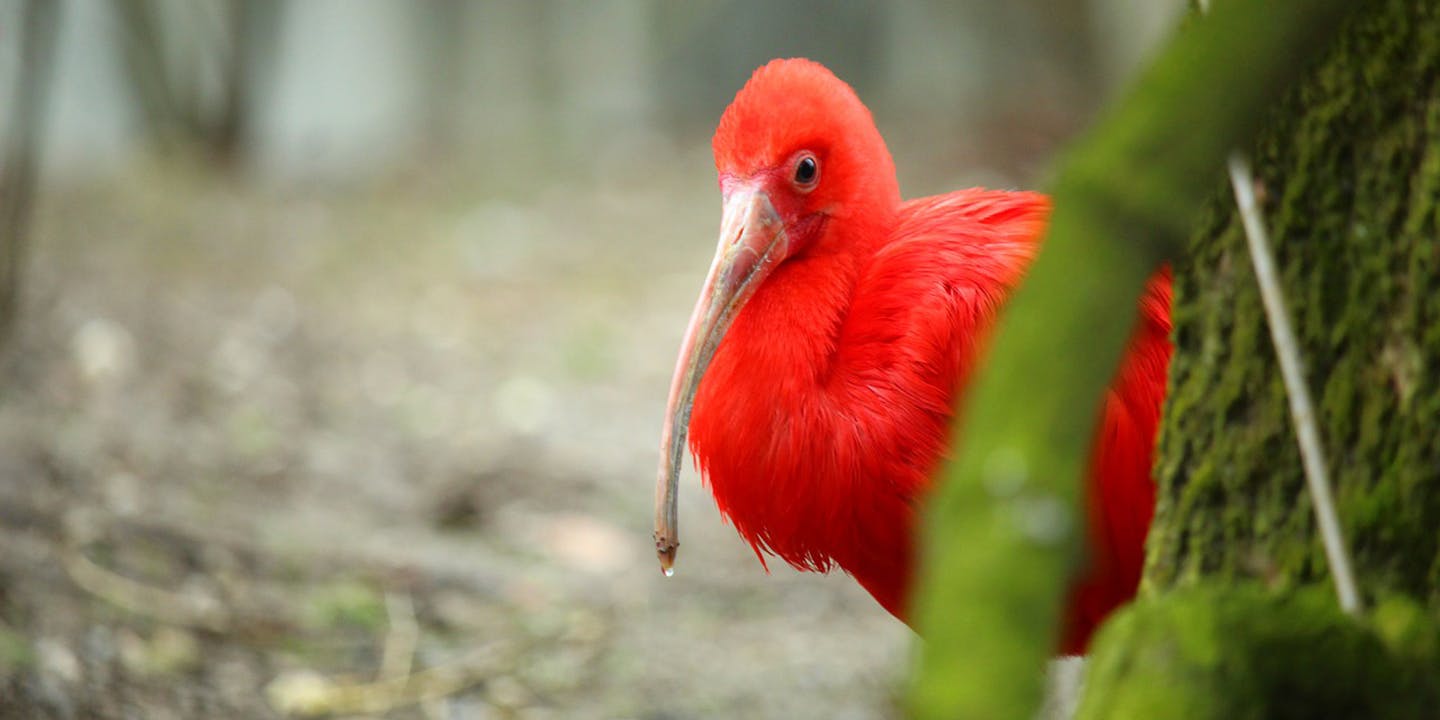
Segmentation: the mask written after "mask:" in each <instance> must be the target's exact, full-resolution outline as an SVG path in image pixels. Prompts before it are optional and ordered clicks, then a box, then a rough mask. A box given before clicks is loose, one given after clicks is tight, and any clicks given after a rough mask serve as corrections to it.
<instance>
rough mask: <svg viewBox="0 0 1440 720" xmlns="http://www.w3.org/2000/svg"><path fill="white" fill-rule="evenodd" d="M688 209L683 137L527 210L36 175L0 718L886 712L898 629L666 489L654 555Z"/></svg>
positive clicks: (1, 549)
mask: <svg viewBox="0 0 1440 720" xmlns="http://www.w3.org/2000/svg"><path fill="white" fill-rule="evenodd" d="M921 152H922V153H923V152H925V150H924V149H923V148H922V149H921ZM902 165H903V163H902ZM982 179H983V178H982ZM963 180H964V179H963V178H946V179H945V180H944V181H942V182H943V183H948V184H949V186H952V187H954V186H959V185H960V184H963ZM942 182H937V183H934V184H935V185H937V186H944V185H943V184H942ZM717 212H718V201H717V199H716V197H715V193H714V188H713V170H711V168H710V166H709V160H708V158H707V157H706V156H705V153H704V152H703V148H701V149H697V150H695V151H693V152H684V153H677V154H676V156H675V159H674V161H673V162H670V163H667V164H666V165H665V167H663V168H658V169H657V168H648V167H633V166H632V167H629V168H627V169H623V170H621V171H617V172H612V173H609V174H605V175H600V174H595V173H582V174H580V176H577V177H569V178H560V179H557V180H555V181H554V182H548V183H545V184H544V185H543V187H540V188H539V189H538V190H533V191H520V190H515V189H507V188H505V187H503V186H496V185H494V184H493V183H491V184H487V183H485V182H480V181H472V180H466V179H463V178H458V179H457V178H453V177H452V178H445V179H436V178H435V177H432V176H431V175H429V174H427V173H420V172H416V173H411V174H408V175H405V176H402V177H398V178H392V179H389V180H385V181H376V182H371V181H366V182H357V183H355V184H354V185H353V186H351V187H348V188H343V189H335V188H333V187H327V188H310V187H306V186H305V185H303V184H296V183H291V184H285V185H267V184H265V183H263V182H257V181H253V180H251V179H245V178H244V177H241V178H239V179H237V178H234V177H227V176H224V175H220V174H217V173H214V172H211V171H209V170H206V169H205V168H204V167H203V166H201V165H198V164H195V163H190V162H185V161H173V162H165V163H143V162H142V163H140V165H139V166H137V167H136V168H134V169H132V170H129V171H126V172H124V173H120V174H118V175H117V176H115V177H113V178H109V179H106V180H103V181H94V182H87V183H84V184H81V185H79V186H73V187H66V188H63V189H54V190H50V191H47V194H46V195H44V196H43V198H42V202H41V205H40V207H39V210H38V216H37V222H36V226H35V246H34V248H33V253H32V256H31V258H30V263H29V265H30V272H29V275H28V280H27V283H28V284H27V287H26V294H25V297H26V304H25V308H24V315H23V318H22V323H21V326H20V331H19V334H18V336H17V337H16V339H15V341H14V344H13V346H12V347H11V348H10V352H9V353H8V360H7V361H6V363H5V365H4V367H3V375H0V381H3V385H0V393H3V394H0V716H3V717H27V718H29V717H34V718H92V717H93V718H154V719H157V720H158V719H164V718H182V717H183V718H200V717H204V718H272V717H284V716H287V715H292V714H305V713H317V714H324V715H331V716H339V717H352V718H356V717H393V718H543V717H549V718H649V719H653V720H661V719H671V718H674V719H679V718H704V717H747V718H782V717H786V718H788V717H825V718H876V717H892V716H894V715H896V714H897V707H898V700H897V697H898V693H899V688H900V687H901V686H902V681H903V677H904V674H905V672H906V670H907V664H908V658H909V653H910V645H911V642H912V636H911V634H910V632H909V631H908V630H907V629H906V628H904V627H903V626H902V625H900V624H899V623H898V622H896V621H894V620H893V619H892V618H890V617H889V616H888V615H887V614H885V613H884V612H883V611H882V610H880V609H879V608H878V606H876V605H875V604H874V603H873V601H871V600H870V598H869V597H868V596H866V595H865V594H864V593H863V592H862V591H861V590H859V589H858V588H857V587H856V586H855V585H854V583H853V582H851V581H850V580H849V579H848V578H845V577H843V576H834V577H820V576H814V575H802V574H799V573H795V572H792V571H790V570H788V569H787V568H784V567H783V566H777V565H776V564H775V563H772V565H771V566H772V570H773V573H772V574H771V575H768V576H767V575H766V574H765V573H764V572H763V571H762V570H761V568H760V567H759V564H758V563H757V562H756V560H755V557H754V556H753V555H752V554H751V552H750V550H749V549H748V547H746V546H744V545H743V544H742V543H741V542H740V541H739V540H738V538H737V537H736V536H735V534H734V533H733V531H731V530H730V529H729V528H726V527H724V526H723V525H721V523H720V521H719V518H718V516H717V514H716V512H715V509H714V504H713V501H712V500H711V499H710V498H709V496H708V495H707V494H706V493H704V492H703V491H702V490H701V488H700V486H699V482H698V479H697V478H696V477H694V476H693V474H691V475H689V476H687V477H686V478H685V479H684V482H683V491H684V492H683V493H682V495H683V498H682V507H681V516H682V523H683V527H684V534H685V546H684V550H683V552H682V554H681V556H680V564H679V568H678V570H679V572H678V574H677V576H676V577H674V578H671V579H665V578H662V577H661V575H660V573H659V572H658V570H657V568H656V565H655V562H654V559H653V556H652V553H651V543H650V539H649V534H650V518H651V493H652V489H653V478H654V471H655V463H656V443H657V438H658V430H659V427H660V415H661V411H662V409H663V405H664V393H665V390H666V387H667V383H668V379H669V372H670V370H671V368H672V367H673V362H674V356H675V351H676V347H677V345H678V342H679V336H680V333H681V331H682V329H683V326H684V324H685V321H686V318H687V317H688V313H689V310H690V306H691V304H692V303H693V300H694V296H695V293H696V291H697V290H698V286H699V281H700V280H701V278H702V277H703V275H704V271H705V268H706V265H707V263H708V260H709V255H710V253H711V251H712V249H713V246H712V243H713V239H712V238H713V237H714V232H715V227H716V222H717Z"/></svg>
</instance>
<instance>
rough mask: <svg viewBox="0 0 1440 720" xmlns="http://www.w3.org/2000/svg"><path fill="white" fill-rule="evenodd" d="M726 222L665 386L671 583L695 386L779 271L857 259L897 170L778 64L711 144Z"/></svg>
mask: <svg viewBox="0 0 1440 720" xmlns="http://www.w3.org/2000/svg"><path fill="white" fill-rule="evenodd" d="M712 146H713V148H714V151H715V169H716V170H717V171H718V173H719V176H720V193H721V197H722V202H723V212H722V215H721V221H720V239H719V246H718V248H717V249H716V251H715V259H714V261H713V262H712V263H711V265H710V274H709V276H708V277H707V278H706V280H705V285H704V287H703V288H702V289H701V291H700V298H699V300H698V301H697V302H696V304H695V311H694V313H693V314H692V315H691V317H690V325H689V327H688V328H687V329H686V332H685V339H684V341H683V344H682V345H681V348H680V358H679V360H678V361H677V362H676V366H675V375H674V379H673V380H672V381H671V385H670V399H669V403H668V407H667V409H666V417H665V426H664V429H663V431H662V432H661V441H660V442H661V461H660V473H659V478H658V485H657V489H656V504H655V549H656V552H657V553H658V554H659V556H660V565H661V567H662V569H664V570H665V571H666V574H669V572H670V568H671V565H672V564H673V562H674V559H675V550H676V547H677V546H678V545H679V541H678V533H677V531H676V521H677V517H676V491H677V486H678V484H679V474H680V463H681V460H682V457H683V454H684V449H685V435H686V431H687V430H688V428H689V424H690V411H691V408H692V406H693V404H694V399H695V393H696V391H697V390H698V389H699V386H700V380H701V378H702V377H703V376H704V374H705V370H706V368H707V367H709V364H710V360H711V358H712V357H713V356H714V354H715V351H716V349H718V348H719V346H720V341H721V340H722V339H723V338H724V336H725V333H726V331H727V330H729V328H730V324H731V322H732V321H733V320H734V319H735V317H736V316H737V315H738V314H739V313H740V310H741V308H743V307H744V305H745V303H746V302H747V301H749V299H750V298H751V297H752V296H753V295H754V294H755V292H756V290H758V289H759V288H760V287H761V285H763V284H764V282H765V280H766V279H767V278H769V277H770V276H771V274H772V273H774V271H775V270H776V268H778V267H780V266H781V265H782V264H784V263H785V262H786V261H788V260H791V259H792V258H797V257H801V256H806V255H814V256H819V255H823V254H830V253H844V252H847V251H854V250H855V249H856V248H857V246H859V245H863V244H865V243H867V242H870V241H873V240H874V239H875V238H877V237H879V236H880V235H881V234H882V232H883V230H882V228H883V227H884V225H885V224H886V223H887V222H888V221H889V220H890V218H891V217H892V216H893V214H894V212H895V208H896V207H897V206H898V205H899V202H900V190H899V187H898V185H897V184H896V181H895V166H894V161H893V160H891V157H890V152H889V150H887V149H886V147H885V141H884V140H883V139H881V137H880V131H879V130H877V129H876V127H875V122H874V120H873V119H872V118H871V116H870V111H869V110H867V109H866V108H865V105H864V104H863V103H861V102H860V98H859V97H858V96H857V95H856V94H855V91H854V90H852V89H851V88H850V86H849V85H847V84H845V82H844V81H842V80H840V79H839V78H837V77H835V75H834V74H833V73H831V72H830V71H829V70H827V69H826V68H825V67H824V66H822V65H820V64H819V63H815V62H811V61H809V60H803V59H788V60H774V61H771V62H770V63H769V64H767V65H765V66H764V67H761V68H760V69H758V70H756V71H755V74H754V75H752V76H751V77H750V81H749V82H747V83H746V84H745V87H744V88H742V89H741V90H740V92H739V93H738V94H736V96H735V100H734V101H733V102H731V103H730V106H729V107H728V108H726V110H725V114H724V115H723V116H721V118H720V125H719V127H718V128H716V130H715V138H714V140H713V142H712Z"/></svg>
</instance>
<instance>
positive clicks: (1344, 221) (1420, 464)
mask: <svg viewBox="0 0 1440 720" xmlns="http://www.w3.org/2000/svg"><path fill="white" fill-rule="evenodd" d="M1376 5H1378V6H1379V7H1377V8H1376V9H1374V10H1372V11H1369V12H1364V13H1358V14H1357V15H1356V17H1355V18H1354V19H1353V21H1352V22H1351V23H1350V24H1349V26H1348V27H1347V29H1346V31H1345V33H1344V35H1343V36H1342V39H1341V41H1340V42H1338V43H1337V45H1336V46H1335V48H1334V50H1333V51H1332V52H1331V53H1330V54H1329V56H1328V58H1327V59H1326V61H1325V62H1324V64H1323V65H1322V66H1321V67H1320V68H1319V69H1318V70H1317V71H1316V72H1315V73H1313V74H1312V75H1311V77H1310V78H1309V79H1308V80H1307V81H1306V82H1305V83H1304V85H1303V86H1301V87H1299V88H1298V89H1297V90H1296V91H1295V92H1293V93H1291V94H1290V95H1289V96H1288V97H1287V98H1286V99H1285V101H1284V102H1283V103H1281V104H1280V105H1279V106H1278V107H1277V108H1276V109H1275V111H1274V113H1273V116H1272V118H1271V121H1270V123H1269V124H1268V126H1267V129H1266V130H1265V131H1264V133H1263V135H1262V137H1261V138H1260V140H1259V142H1258V143H1257V144H1256V147H1255V149H1254V151H1253V153H1252V157H1253V160H1254V164H1255V167H1256V172H1257V182H1258V183H1259V185H1260V189H1261V191H1262V193H1263V197H1264V198H1265V200H1264V207H1265V215H1266V223H1267V226H1268V227H1269V228H1270V232H1271V236H1272V239H1273V243H1274V248H1275V253H1276V261H1277V264H1278V267H1279V270H1280V274H1281V280H1282V283H1283V285H1284V290H1285V295H1286V298H1287V299H1288V301H1289V305H1290V310H1291V314H1292V317H1293V320H1294V324H1295V329H1296V334H1297V335H1298V338H1299V340H1300V343H1301V350H1302V352H1303V354H1304V359H1305V365H1306V367H1305V370H1306V375H1307V381H1308V383H1309V385H1310V387H1311V389H1312V391H1314V395H1315V398H1316V404H1317V408H1316V409H1317V416H1318V417H1317V420H1318V421H1319V423H1320V430H1321V434H1322V436H1323V438H1324V441H1325V447H1326V454H1327V455H1328V463H1329V467H1330V469H1331V474H1332V477H1333V481H1334V483H1335V485H1336V488H1335V489H1336V495H1337V500H1338V509H1339V512H1340V519H1341V522H1342V524H1343V526H1344V529H1345V533H1346V536H1347V539H1348V544H1349V546H1350V548H1351V549H1352V553H1353V556H1354V559H1355V561H1356V566H1357V568H1356V569H1357V573H1358V576H1359V577H1358V580H1359V582H1360V584H1361V585H1362V586H1363V591H1364V594H1365V595H1366V596H1367V597H1369V598H1371V599H1374V598H1375V597H1378V596H1384V595H1390V594H1397V593H1398V594H1402V595H1406V596H1409V597H1411V598H1414V599H1416V600H1419V601H1422V602H1424V603H1427V604H1429V606H1430V607H1431V608H1432V609H1440V484H1437V480H1440V292H1437V291H1440V222H1437V218H1440V5H1437V4H1436V3H1434V2H1428V1H1426V0H1386V1H1385V2H1383V3H1376ZM1174 324H1175V336H1174V339H1175V344H1176V351H1175V356H1174V360H1173V361H1172V365H1171V370H1170V373H1171V374H1170V392H1169V396H1168V399H1167V402H1166V406H1165V417H1164V422H1163V426H1162V427H1163V430H1162V432H1161V437H1160V446H1159V460H1158V463H1157V465H1158V467H1157V480H1158V482H1159V484H1160V495H1159V503H1158V508H1157V514H1156V518H1155V523H1154V525H1153V527H1152V529H1151V533H1150V538H1149V544H1148V550H1149V555H1148V567H1147V572H1146V581H1145V582H1146V584H1147V587H1148V589H1149V590H1150V591H1152V592H1153V591H1162V590H1167V589H1171V588H1175V587H1177V586H1185V585H1188V584H1193V583H1195V582H1197V581H1199V580H1201V579H1220V580H1232V579H1236V578H1246V577H1249V578H1258V579H1260V580H1262V581H1264V582H1265V583H1267V584H1269V585H1272V586H1280V587H1290V586H1294V585H1297V584H1303V583H1311V582H1320V581H1324V580H1326V578H1327V576H1328V568H1327V565H1326V562H1325V555H1324V552H1323V550H1322V548H1321V545H1320V541H1319V539H1318V537H1317V534H1316V531H1315V522H1314V515H1313V511H1312V507H1311V504H1310V498H1309V496H1308V494H1307V493H1306V492H1305V485H1304V477H1303V475H1302V472H1301V465H1300V458H1299V454H1298V452H1297V450H1296V445H1295V439H1294V437H1295V436H1294V429H1293V427H1292V425H1291V421H1290V414H1289V411H1288V409H1287V405H1286V398H1285V391H1284V388H1283V386H1282V383H1281V379H1280V373H1279V368H1278V365H1277V362H1276V359H1275V353H1274V351H1273V349H1272V348H1271V344H1270V337H1269V334H1268V328H1267V325H1266V321H1265V314H1264V310H1263V308H1262V307H1261V302H1260V297H1259V292H1258V290H1257V287H1256V283H1255V275H1254V271H1253V269H1252V266H1251V264H1250V261H1249V258H1248V255H1247V253H1246V248H1245V240H1244V234H1243V230H1242V229H1241V226H1240V219H1239V216H1238V214H1237V213H1236V211H1235V202H1234V199H1233V196H1232V195H1231V194H1230V193H1229V191H1228V188H1226V189H1224V190H1217V194H1216V199H1215V201H1214V202H1213V203H1212V205H1211V208H1210V210H1209V211H1208V213H1207V214H1206V216H1205V219H1204V221H1203V222H1202V223H1201V224H1200V227H1199V228H1198V229H1197V231H1196V232H1195V233H1194V235H1193V236H1192V237H1191V240H1190V242H1189V247H1188V249H1187V252H1186V253H1185V255H1184V257H1183V259H1182V260H1181V261H1179V262H1177V263H1176V266H1175V299H1174Z"/></svg>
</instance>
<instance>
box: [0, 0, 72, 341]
mask: <svg viewBox="0 0 1440 720" xmlns="http://www.w3.org/2000/svg"><path fill="white" fill-rule="evenodd" d="M20 12H21V17H22V19H21V26H20V30H19V32H17V33H13V34H11V36H12V37H15V38H17V39H18V42H19V43H20V73H19V78H18V81H17V83H16V89H15V93H14V103H13V104H12V105H11V106H10V108H9V115H10V117H8V118H7V119H6V125H7V127H8V128H9V130H8V132H9V136H8V137H6V138H5V156H4V161H3V162H4V167H3V169H0V348H3V347H4V346H5V345H6V344H7V340H8V339H9V337H10V335H11V332H12V331H13V329H14V325H15V319H16V315H17V314H18V312H19V304H20V295H21V282H22V280H23V279H24V267H25V249H26V246H27V245H28V242H29V233H30V218H31V214H32V211H33V209H34V204H35V184H36V176H37V174H38V173H39V161H40V143H41V142H42V140H43V138H42V133H41V130H42V129H43V128H44V126H45V113H46V110H47V109H48V108H47V105H48V102H47V97H48V95H49V90H50V79H51V71H52V70H53V68H54V66H55V62H54V61H55V37H56V32H57V30H58V26H59V14H60V7H59V2H57V1H55V0H27V2H25V4H24V6H23V7H22V8H21V10H20Z"/></svg>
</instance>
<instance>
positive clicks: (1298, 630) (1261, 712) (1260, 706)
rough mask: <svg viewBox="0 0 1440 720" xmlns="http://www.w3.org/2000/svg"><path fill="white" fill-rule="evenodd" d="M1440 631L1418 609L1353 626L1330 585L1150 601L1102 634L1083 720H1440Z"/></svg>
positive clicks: (1395, 610) (1217, 588) (1391, 609)
mask: <svg viewBox="0 0 1440 720" xmlns="http://www.w3.org/2000/svg"><path fill="white" fill-rule="evenodd" d="M1437 646H1440V628H1437V625H1436V623H1435V622H1434V620H1433V619H1432V618H1430V617H1428V616H1427V615H1426V614H1425V613H1424V611H1422V610H1421V609H1420V608H1419V607H1418V606H1416V605H1415V604H1413V603H1411V602H1410V601H1408V600H1402V599H1393V600H1390V601H1388V602H1386V603H1383V604H1382V605H1381V606H1380V608H1379V609H1378V610H1377V611H1376V612H1375V614H1374V615H1373V617H1372V618H1371V619H1369V620H1364V619H1356V618H1351V617H1349V616H1346V615H1345V614H1343V613H1342V612H1340V609H1339V608H1338V607H1337V605H1336V603H1335V599H1334V593H1333V591H1332V590H1331V589H1330V587H1329V586H1328V585H1321V586H1313V587H1309V588H1305V589H1303V590H1300V591H1297V592H1287V593H1275V592H1271V591H1267V590H1265V589H1263V588H1260V587H1259V586H1256V585H1241V586H1234V585H1228V584H1227V585H1218V584H1210V585H1200V586H1196V587H1192V588H1187V589H1184V590H1178V591H1175V592H1172V593H1167V594H1165V595H1162V596H1159V597H1151V598H1145V599H1143V600H1140V601H1138V602H1136V603H1135V604H1133V605H1131V606H1130V607H1128V608H1126V609H1125V610H1124V611H1122V612H1121V613H1119V614H1117V615H1116V616H1115V617H1114V618H1113V619H1112V620H1111V622H1109V623H1108V624H1106V626H1105V628H1104V630H1103V631H1102V632H1101V633H1100V635H1099V637H1098V639H1097V643H1096V645H1095V648H1094V651H1093V654H1092V656H1091V660H1090V666H1089V671H1088V678H1087V680H1086V689H1085V696H1084V699H1083V701H1082V704H1081V706H1080V710H1079V714H1078V717H1079V718H1080V720H1122V719H1127V718H1176V719H1182V720H1209V719H1211V718H1214V719H1216V720H1220V719H1221V718H1224V719H1225V720H1246V719H1248V718H1253V719H1255V720H1261V719H1264V718H1281V719H1283V718H1296V719H1297V720H1299V719H1300V718H1322V717H1324V718H1396V719H1397V720H1398V719H1400V718H1416V719H1417V720H1418V719H1420V718H1430V717H1434V716H1435V712H1436V708H1440V654H1437V652H1436V649H1437Z"/></svg>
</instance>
